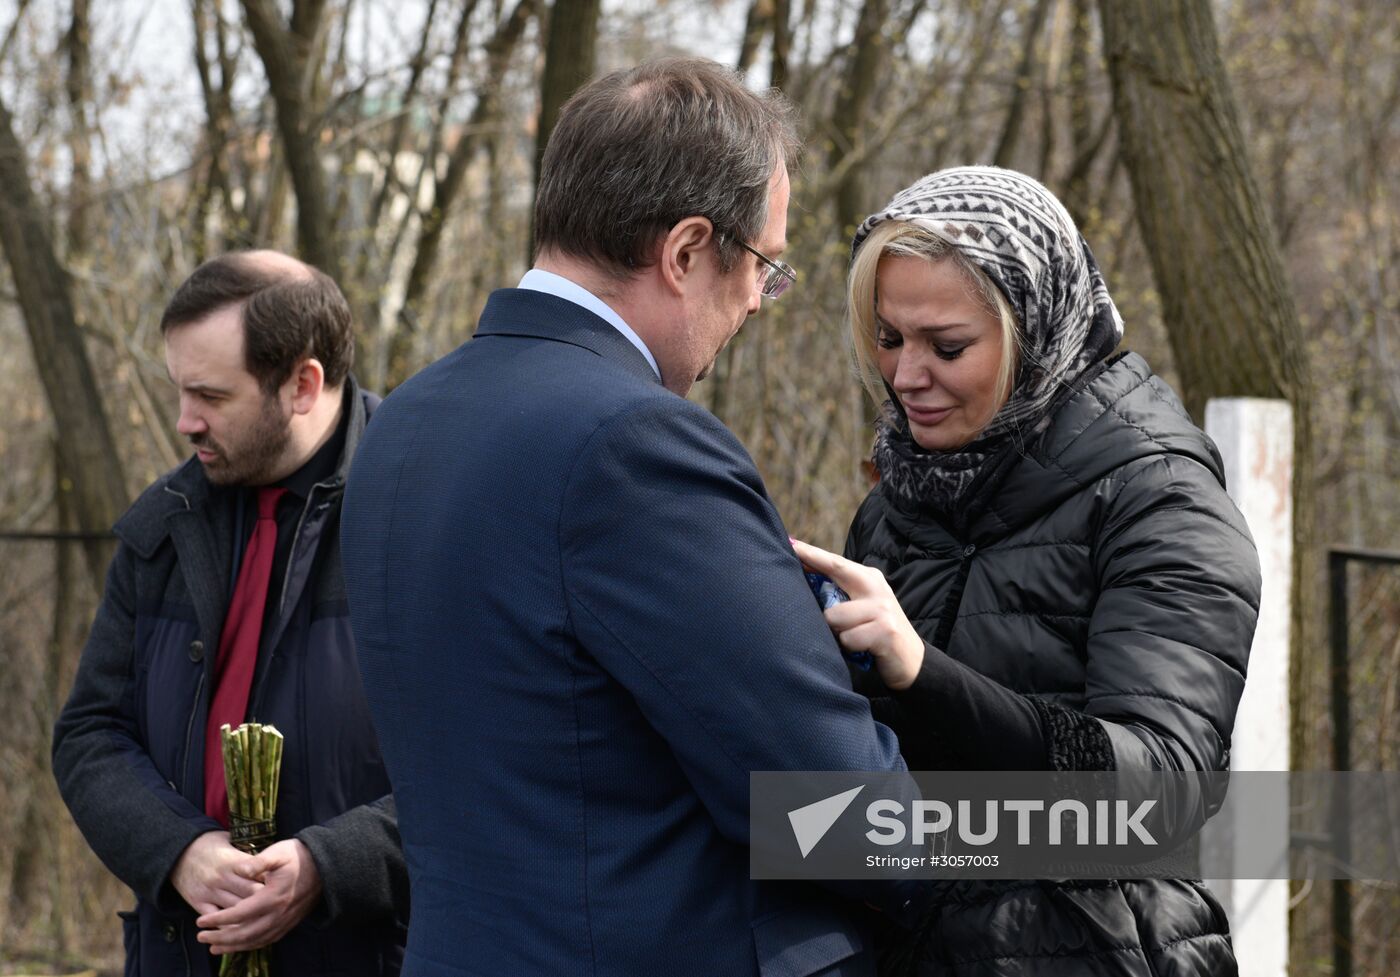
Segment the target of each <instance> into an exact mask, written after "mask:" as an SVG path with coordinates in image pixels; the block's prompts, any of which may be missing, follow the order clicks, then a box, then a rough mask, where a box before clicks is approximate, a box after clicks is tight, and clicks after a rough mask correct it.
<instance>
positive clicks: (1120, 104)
mask: <svg viewBox="0 0 1400 977" xmlns="http://www.w3.org/2000/svg"><path fill="white" fill-rule="evenodd" d="M1099 13H1100V16H1101V17H1102V20H1103V33H1104V48H1105V52H1106V55H1107V60H1108V68H1109V75H1110V77H1111V78H1112V81H1113V98H1114V110H1115V112H1116V114H1117V116H1118V139H1119V145H1120V147H1121V151H1122V155H1123V161H1124V164H1125V166H1126V167H1127V170H1128V175H1129V178H1130V179H1131V182H1132V187H1133V199H1134V202H1135V206H1136V211H1137V220H1138V226H1139V228H1140V229H1141V232H1142V238H1143V241H1144V243H1145V244H1146V246H1147V250H1148V254H1149V256H1150V258H1151V262H1152V271H1153V276H1154V278H1155V279H1156V282H1157V290H1158V292H1159V293H1160V295H1161V301H1162V313H1163V318H1164V320H1165V321H1166V325H1167V331H1168V334H1169V337H1170V342H1171V348H1172V353H1173V356H1174V359H1175V361H1176V367H1177V370H1178V372H1179V375H1180V377H1181V384H1182V393H1183V395H1184V398H1185V401H1186V406H1187V409H1188V410H1190V411H1191V413H1192V415H1193V416H1195V417H1197V418H1200V417H1202V416H1203V412H1204V409H1205V404H1206V401H1207V399H1209V398H1210V397H1218V396H1236V397H1274V398H1282V399H1285V400H1287V401H1289V402H1290V403H1291V404H1292V405H1293V410H1294V425H1295V428H1294V431H1295V440H1294V464H1295V468H1294V478H1293V492H1294V502H1293V513H1294V546H1293V553H1294V577H1293V624H1294V628H1293V664H1294V668H1293V670H1292V676H1293V691H1294V711H1293V717H1294V718H1293V724H1294V728H1293V737H1294V744H1293V746H1294V752H1293V755H1294V756H1304V755H1306V754H1305V753H1304V752H1303V747H1304V745H1305V744H1304V743H1303V742H1302V738H1303V735H1304V732H1303V730H1304V726H1305V722H1304V720H1305V718H1306V716H1307V715H1310V713H1308V712H1306V710H1305V708H1304V706H1305V704H1304V703H1303V702H1301V701H1299V695H1300V690H1301V689H1303V688H1304V687H1306V685H1307V684H1310V683H1307V682H1305V681H1304V679H1305V674H1306V673H1305V669H1307V670H1309V671H1310V670H1311V665H1312V663H1313V662H1314V661H1316V660H1317V658H1318V656H1316V655H1307V656H1305V655H1303V654H1301V652H1302V651H1303V649H1305V648H1314V647H1316V645H1315V644H1314V643H1313V641H1312V637H1313V630H1312V628H1313V623H1312V621H1313V619H1314V618H1316V617H1317V616H1318V615H1316V614H1314V613H1312V612H1313V610H1314V607H1315V604H1314V601H1313V600H1312V599H1311V594H1312V588H1311V587H1305V586H1303V583H1304V581H1305V580H1311V579H1313V578H1312V576H1311V573H1310V570H1311V565H1312V560H1313V559H1315V558H1316V555H1315V554H1313V553H1312V531H1311V530H1312V524H1313V519H1314V513H1313V508H1312V497H1313V493H1312V477H1311V472H1312V465H1311V460H1312V443H1311V442H1312V436H1311V432H1312V418H1311V410H1312V398H1313V394H1312V385H1311V380H1310V377H1309V369H1308V361H1307V358H1306V353H1305V348H1304V343H1303V334H1302V329H1301V326H1300V325H1299V322H1298V313H1297V310H1296V308H1295V307H1294V303H1293V295H1292V292H1291V291H1290V289H1289V285H1288V280H1287V279H1286V277H1285V276H1284V270H1283V261H1282V259H1281V257H1280V255H1279V250H1278V245H1277V243H1276V239H1275V237H1274V231H1273V228H1272V227H1271V226H1270V222H1269V214H1268V208H1267V207H1266V206H1265V204H1264V201H1263V198H1262V195H1261V194H1260V192H1259V187H1258V185H1257V184H1256V182H1255V179H1254V175H1253V172H1252V171H1251V168H1250V162H1249V157H1248V154H1247V153H1246V151H1245V143H1244V137H1243V134H1242V133H1241V130H1240V125H1239V121H1238V115H1239V113H1238V109H1237V108H1236V105H1235V100H1234V97H1233V95H1232V94H1231V91H1230V86H1229V80H1228V78H1227V76H1226V74H1225V66H1224V63H1223V62H1222V61H1221V58H1220V48H1219V41H1218V39H1217V37H1216V31H1215V23H1214V21H1213V20H1212V16H1211V7H1210V3H1209V0H1178V2H1175V3H1159V2H1157V0H1100V2H1099ZM1305 629H1306V634H1305V633H1304V632H1305Z"/></svg>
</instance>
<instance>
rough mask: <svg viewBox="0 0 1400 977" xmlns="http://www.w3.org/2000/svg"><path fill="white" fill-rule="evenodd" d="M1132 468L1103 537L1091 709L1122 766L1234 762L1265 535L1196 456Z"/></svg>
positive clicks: (1091, 643) (1090, 669)
mask: <svg viewBox="0 0 1400 977" xmlns="http://www.w3.org/2000/svg"><path fill="white" fill-rule="evenodd" d="M1121 476H1122V477H1121V481H1120V487H1119V489H1118V491H1117V493H1116V494H1115V496H1114V497H1113V499H1112V501H1111V503H1110V504H1109V505H1108V506H1107V507H1106V510H1105V513H1104V518H1103V519H1102V520H1101V522H1100V524H1099V526H1098V531H1097V534H1096V538H1095V544H1096V545H1095V552H1094V563H1095V572H1096V574H1097V579H1098V584H1099V595H1098V601H1097V603H1096V604H1095V607H1094V612H1093V616H1092V619H1091V621H1090V626H1089V640H1088V646H1087V678H1086V688H1085V695H1086V704H1085V712H1086V713H1087V714H1088V715H1090V716H1092V717H1094V718H1096V719H1098V720H1101V721H1102V722H1103V723H1104V725H1105V728H1106V730H1107V731H1108V732H1109V734H1110V736H1111V738H1112V740H1113V746H1114V754H1115V759H1116V763H1117V767H1118V768H1119V769H1123V770H1128V769H1148V770H1154V769H1155V770H1169V771H1172V770H1179V771H1214V770H1225V769H1227V767H1228V765H1229V752H1230V733H1231V730H1232V729H1233V727H1234V724H1235V711H1236V709H1237V708H1238V706H1239V701H1240V696H1241V694H1242V693H1243V691H1244V679H1245V667H1246V664H1247V661H1248V657H1249V647H1250V642H1251V641H1252V640H1253V637H1254V627H1255V623H1256V620H1257V617H1258V613H1259V591H1260V584H1261V581H1260V572H1259V558H1258V554H1257V553H1256V551H1255V547H1254V541H1253V539H1252V538H1251V537H1250V535H1249V528H1248V526H1247V525H1246V524H1245V521H1244V517H1243V516H1241V515H1240V513H1239V511H1238V510H1237V509H1236V508H1235V506H1234V504H1233V503H1232V502H1231V501H1230V498H1229V496H1228V495H1226V494H1225V490H1224V488H1223V487H1222V486H1221V485H1220V483H1219V482H1218V481H1217V480H1216V478H1215V476H1214V475H1212V474H1211V473H1210V472H1209V471H1208V470H1207V469H1206V468H1205V467H1204V466H1203V465H1201V464H1200V463H1198V462H1196V461H1193V460H1191V459H1189V458H1185V457H1182V456H1179V455H1170V454H1168V455H1158V456H1155V457H1153V458H1150V459H1144V460H1142V461H1140V462H1138V463H1136V464H1134V465H1131V466H1129V467H1128V468H1127V469H1125V470H1124V471H1123V472H1122V473H1121Z"/></svg>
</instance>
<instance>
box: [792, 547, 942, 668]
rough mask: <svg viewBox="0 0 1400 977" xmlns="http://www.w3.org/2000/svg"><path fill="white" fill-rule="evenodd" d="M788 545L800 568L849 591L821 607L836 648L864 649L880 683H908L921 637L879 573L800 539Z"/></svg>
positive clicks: (920, 658) (919, 662)
mask: <svg viewBox="0 0 1400 977" xmlns="http://www.w3.org/2000/svg"><path fill="white" fill-rule="evenodd" d="M792 548H793V549H794V550H795V551H796V552H797V558H798V559H799V560H801V561H802V565H803V566H804V567H806V568H807V569H808V570H811V571H813V572H814V573H824V574H826V575H827V576H828V577H830V578H831V579H832V580H833V581H834V582H835V583H836V586H838V587H840V588H841V589H842V590H844V591H845V592H846V593H847V594H849V595H850V598H851V599H850V600H848V601H846V602H845V603H843V604H837V605H836V606H835V607H833V608H831V609H830V610H828V611H827V612H826V623H827V625H828V626H829V627H830V628H831V630H832V633H834V634H835V635H836V640H837V641H839V642H840V643H841V647H843V648H845V649H846V650H847V651H868V652H870V654H872V655H874V656H875V667H876V669H878V670H879V672H880V678H881V679H882V680H884V683H885V685H886V686H888V687H889V688H891V689H893V690H895V691H899V690H901V689H907V688H909V686H910V685H912V684H913V683H914V678H915V677H916V676H917V675H918V674H919V669H920V668H922V667H923V664H924V639H923V638H921V637H919V633H918V632H917V631H915V630H914V625H912V624H910V623H909V618H907V617H905V616H904V609H903V608H902V607H900V606H899V601H898V600H897V599H896V598H895V596H894V591H892V590H891V589H890V585H889V583H888V582H887V581H886V580H885V575H884V574H883V573H881V572H880V571H879V570H876V569H875V568H874V567H868V566H864V565H862V564H860V563H854V562H852V561H851V560H848V559H846V558H845V557H842V556H837V555H836V554H835V553H830V552H828V551H826V550H824V549H819V548H818V547H816V546H811V545H809V544H807V543H804V542H802V541H801V540H796V539H794V540H793V541H792Z"/></svg>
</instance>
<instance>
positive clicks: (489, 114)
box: [389, 0, 537, 380]
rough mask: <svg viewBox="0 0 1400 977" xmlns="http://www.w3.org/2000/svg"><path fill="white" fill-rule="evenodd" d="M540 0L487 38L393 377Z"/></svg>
mask: <svg viewBox="0 0 1400 977" xmlns="http://www.w3.org/2000/svg"><path fill="white" fill-rule="evenodd" d="M536 4H537V0H518V2H517V3H516V5H515V8H514V9H513V10H512V11H511V13H510V15H509V16H508V17H507V18H506V19H505V20H503V21H501V23H500V25H499V26H498V27H497V28H496V33H495V34H494V35H493V36H492V38H491V40H489V41H488V42H486V52H487V62H488V68H487V71H486V78H485V79H484V80H483V81H482V83H481V89H480V92H479V93H478V95H477V100H476V106H475V107H474V108H473V109H472V114H471V117H470V118H469V119H468V120H467V124H466V125H465V126H463V127H462V135H461V138H460V139H458V140H457V145H456V146H454V147H453V149H452V155H451V156H450V157H449V158H448V161H447V173H446V174H445V175H444V176H443V178H442V179H441V180H438V181H435V183H434V187H433V206H432V209H431V210H430V211H428V213H427V214H424V215H423V230H422V233H421V234H420V235H419V238H418V251H417V253H416V254H415V255H414V256H413V267H412V268H411V269H410V270H409V273H408V284H407V286H406V287H405V290H404V304H403V311H402V313H401V315H400V322H399V324H398V329H397V330H395V332H394V334H393V338H392V340H391V343H390V351H389V376H390V379H391V380H394V379H402V378H403V377H404V376H405V375H406V374H405V372H404V371H405V369H406V367H407V358H408V347H409V343H410V342H411V341H412V337H413V334H414V333H415V332H416V331H417V326H418V321H417V317H418V313H419V307H420V305H421V304H422V301H423V296H424V294H425V293H426V291H427V288H428V276H429V274H430V273H431V271H432V269H433V265H434V264H436V262H437V255H438V249H439V247H440V246H441V244H442V235H443V233H444V232H445V231H446V228H447V215H448V214H449V213H450V212H451V209H452V203H453V201H454V200H455V198H456V196H457V192H458V191H459V190H460V189H461V187H462V181H463V179H464V178H465V177H466V175H467V167H468V166H470V165H471V162H472V159H473V158H474V157H475V156H476V151H477V149H478V148H479V147H480V145H481V134H482V129H483V127H484V126H485V125H486V124H487V123H488V122H489V121H490V120H491V119H492V118H493V117H494V116H495V114H496V107H497V105H498V103H499V101H500V91H501V86H502V84H503V83H504V81H505V75H506V69H507V68H508V67H509V65H510V57H511V54H512V53H513V52H514V50H515V45H516V43H517V42H518V41H519V40H520V36H521V35H522V34H524V33H525V27H526V25H527V24H528V23H529V22H530V18H531V17H533V16H534V14H535V8H536Z"/></svg>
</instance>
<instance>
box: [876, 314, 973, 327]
mask: <svg viewBox="0 0 1400 977" xmlns="http://www.w3.org/2000/svg"><path fill="white" fill-rule="evenodd" d="M875 324H876V325H878V326H881V327H883V328H885V329H895V330H896V331H902V330H899V329H898V328H897V327H896V326H892V325H891V324H890V323H889V322H888V321H886V320H885V317H884V316H882V315H880V313H878V312H876V313H875ZM971 325H972V323H970V322H929V323H920V324H919V325H917V326H910V327H909V328H910V329H911V330H913V331H914V332H947V331H948V330H949V329H956V328H958V327H959V326H971Z"/></svg>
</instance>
